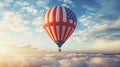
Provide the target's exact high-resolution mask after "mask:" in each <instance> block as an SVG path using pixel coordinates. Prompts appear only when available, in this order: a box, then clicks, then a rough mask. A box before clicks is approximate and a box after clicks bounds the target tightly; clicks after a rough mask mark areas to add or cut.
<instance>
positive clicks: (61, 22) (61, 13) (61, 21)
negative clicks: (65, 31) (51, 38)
mask: <svg viewBox="0 0 120 67" xmlns="http://www.w3.org/2000/svg"><path fill="white" fill-rule="evenodd" d="M62 24H63V10H62V7H60V32H59V33H60V35H59V36H60V40H61V35H62Z"/></svg>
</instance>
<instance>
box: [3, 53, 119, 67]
mask: <svg viewBox="0 0 120 67" xmlns="http://www.w3.org/2000/svg"><path fill="white" fill-rule="evenodd" d="M70 55H71V56H70ZM7 59H9V61H8V60H7ZM4 61H5V63H6V64H8V65H9V66H10V67H15V66H22V67H66V66H67V67H119V66H120V64H119V63H120V60H119V57H117V56H116V57H111V58H109V55H103V54H100V55H97V54H94V55H92V54H80V53H74V52H73V53H61V54H59V53H32V54H31V53H27V54H25V53H24V55H23V54H22V55H19V57H18V56H17V57H15V56H14V57H12V58H4ZM4 61H3V62H4ZM1 62H2V61H1Z"/></svg>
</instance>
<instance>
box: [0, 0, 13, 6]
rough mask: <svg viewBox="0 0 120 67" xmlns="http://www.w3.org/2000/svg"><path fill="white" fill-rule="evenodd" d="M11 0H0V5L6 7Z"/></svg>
mask: <svg viewBox="0 0 120 67" xmlns="http://www.w3.org/2000/svg"><path fill="white" fill-rule="evenodd" d="M11 2H13V0H9V1H8V0H3V1H0V7H6V6H9V5H10V3H11Z"/></svg>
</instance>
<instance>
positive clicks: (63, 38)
mask: <svg viewBox="0 0 120 67" xmlns="http://www.w3.org/2000/svg"><path fill="white" fill-rule="evenodd" d="M68 22H69V20H67V22H66V25H65V26H66V28H65V32H64V35H63V39H64V38H65V36H66V33H67V30H68V26H69V25H68V24H69V23H68Z"/></svg>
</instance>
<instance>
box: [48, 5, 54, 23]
mask: <svg viewBox="0 0 120 67" xmlns="http://www.w3.org/2000/svg"><path fill="white" fill-rule="evenodd" d="M54 9H55V7H53V8H52V9H51V11H50V16H49V21H50V22H52V21H53V10H54Z"/></svg>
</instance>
